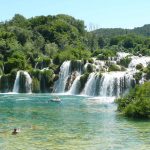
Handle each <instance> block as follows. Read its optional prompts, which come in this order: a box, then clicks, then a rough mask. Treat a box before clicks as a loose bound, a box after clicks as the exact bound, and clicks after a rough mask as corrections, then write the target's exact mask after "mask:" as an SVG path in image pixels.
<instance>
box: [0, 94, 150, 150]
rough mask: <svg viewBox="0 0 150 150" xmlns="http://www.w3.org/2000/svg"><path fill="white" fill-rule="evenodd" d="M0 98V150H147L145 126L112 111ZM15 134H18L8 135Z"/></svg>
mask: <svg viewBox="0 0 150 150" xmlns="http://www.w3.org/2000/svg"><path fill="white" fill-rule="evenodd" d="M59 97H60V98H61V99H62V103H54V102H49V103H48V100H49V99H50V95H49V94H14V95H12V94H7V95H6V94H1V95H0V150H135V149H136V150H148V149H150V121H144V120H142V121H141V120H129V119H127V118H124V117H122V116H120V115H118V113H117V112H116V105H115V104H113V103H108V102H107V103H104V102H102V101H101V100H100V101H99V100H98V99H96V100H95V99H88V98H87V97H83V96H67V95H64V96H61V95H59ZM14 128H20V129H21V132H20V133H19V134H17V135H11V132H12V130H13V129H14Z"/></svg>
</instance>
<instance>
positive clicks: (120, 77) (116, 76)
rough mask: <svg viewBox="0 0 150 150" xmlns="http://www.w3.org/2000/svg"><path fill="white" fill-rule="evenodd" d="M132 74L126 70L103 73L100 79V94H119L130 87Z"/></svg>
mask: <svg viewBox="0 0 150 150" xmlns="http://www.w3.org/2000/svg"><path fill="white" fill-rule="evenodd" d="M132 81H133V76H132V75H131V74H128V73H126V72H110V73H104V74H103V76H102V78H101V80H100V90H99V95H100V96H117V97H118V96H120V95H122V94H123V93H125V92H126V91H127V90H129V88H131V87H132Z"/></svg>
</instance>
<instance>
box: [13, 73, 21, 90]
mask: <svg viewBox="0 0 150 150" xmlns="http://www.w3.org/2000/svg"><path fill="white" fill-rule="evenodd" d="M19 77H20V71H18V72H17V75H16V79H15V83H14V87H13V93H18V92H19Z"/></svg>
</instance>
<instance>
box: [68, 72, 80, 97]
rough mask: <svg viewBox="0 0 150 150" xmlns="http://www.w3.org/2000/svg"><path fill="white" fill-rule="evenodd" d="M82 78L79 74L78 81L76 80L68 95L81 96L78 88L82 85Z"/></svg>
mask: <svg viewBox="0 0 150 150" xmlns="http://www.w3.org/2000/svg"><path fill="white" fill-rule="evenodd" d="M80 77H81V75H80V74H79V75H78V76H77V77H76V79H75V80H74V82H73V84H72V86H71V88H70V90H69V91H68V92H67V93H68V94H73V95H74V94H79V93H78V87H79V84H80Z"/></svg>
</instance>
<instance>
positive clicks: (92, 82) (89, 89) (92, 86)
mask: <svg viewBox="0 0 150 150" xmlns="http://www.w3.org/2000/svg"><path fill="white" fill-rule="evenodd" d="M96 82H97V80H96V74H95V73H94V72H93V73H91V74H90V75H89V78H88V80H87V83H86V84H85V88H84V89H83V92H82V94H83V95H90V96H95V90H96Z"/></svg>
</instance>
